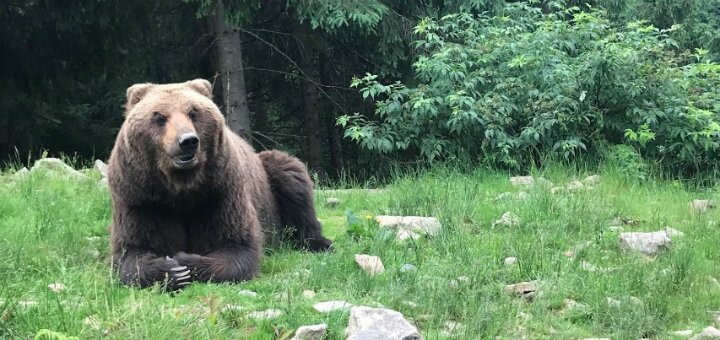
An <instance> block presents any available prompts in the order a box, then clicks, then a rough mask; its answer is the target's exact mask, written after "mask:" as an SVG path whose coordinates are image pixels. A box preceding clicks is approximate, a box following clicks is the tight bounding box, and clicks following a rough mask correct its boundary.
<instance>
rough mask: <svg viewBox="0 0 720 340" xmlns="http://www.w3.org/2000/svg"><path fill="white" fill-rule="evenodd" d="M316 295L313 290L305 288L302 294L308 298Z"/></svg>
mask: <svg viewBox="0 0 720 340" xmlns="http://www.w3.org/2000/svg"><path fill="white" fill-rule="evenodd" d="M315 295H316V294H315V292H313V291H312V290H303V292H302V296H303V297H304V298H306V299H308V300H311V299H314V298H315Z"/></svg>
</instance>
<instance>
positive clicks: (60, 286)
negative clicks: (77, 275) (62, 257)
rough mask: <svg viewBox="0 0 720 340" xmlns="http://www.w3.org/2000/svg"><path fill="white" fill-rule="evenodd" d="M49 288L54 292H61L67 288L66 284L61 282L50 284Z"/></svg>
mask: <svg viewBox="0 0 720 340" xmlns="http://www.w3.org/2000/svg"><path fill="white" fill-rule="evenodd" d="M48 289H49V290H50V291H51V292H53V293H60V292H62V291H63V290H65V285H64V284H62V283H59V282H55V283H51V284H49V285H48Z"/></svg>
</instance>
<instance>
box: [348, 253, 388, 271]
mask: <svg viewBox="0 0 720 340" xmlns="http://www.w3.org/2000/svg"><path fill="white" fill-rule="evenodd" d="M355 262H356V263H357V264H358V265H359V266H360V268H362V270H364V271H365V272H366V273H368V274H369V275H371V276H375V275H378V274H381V273H383V272H385V266H383V263H382V260H380V258H379V257H377V256H372V255H366V254H355Z"/></svg>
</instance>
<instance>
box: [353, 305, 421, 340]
mask: <svg viewBox="0 0 720 340" xmlns="http://www.w3.org/2000/svg"><path fill="white" fill-rule="evenodd" d="M345 333H346V334H347V336H348V337H347V339H348V340H375V339H383V340H416V339H422V338H423V337H422V335H421V334H420V332H419V331H418V329H417V328H415V326H413V325H412V324H411V323H410V322H408V321H407V320H405V318H404V317H403V315H402V314H401V313H400V312H397V311H394V310H390V309H384V308H371V307H353V308H352V309H351V311H350V319H349V320H348V326H347V328H346V329H345Z"/></svg>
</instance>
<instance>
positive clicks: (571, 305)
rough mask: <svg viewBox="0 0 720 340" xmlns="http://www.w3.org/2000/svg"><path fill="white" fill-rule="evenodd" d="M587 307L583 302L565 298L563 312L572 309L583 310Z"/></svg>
mask: <svg viewBox="0 0 720 340" xmlns="http://www.w3.org/2000/svg"><path fill="white" fill-rule="evenodd" d="M585 308H587V306H586V305H585V304H583V303H580V302H577V301H575V300H573V299H565V300H563V309H562V311H561V312H567V311H572V310H582V309H585Z"/></svg>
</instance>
